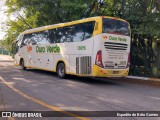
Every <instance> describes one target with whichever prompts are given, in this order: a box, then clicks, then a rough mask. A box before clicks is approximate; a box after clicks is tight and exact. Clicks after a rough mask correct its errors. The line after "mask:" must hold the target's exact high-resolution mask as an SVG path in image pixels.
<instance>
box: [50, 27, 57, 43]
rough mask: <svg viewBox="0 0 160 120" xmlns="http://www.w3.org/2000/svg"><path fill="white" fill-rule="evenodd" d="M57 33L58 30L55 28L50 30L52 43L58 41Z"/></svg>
mask: <svg viewBox="0 0 160 120" xmlns="http://www.w3.org/2000/svg"><path fill="white" fill-rule="evenodd" d="M55 34H56V30H55V29H51V30H49V39H50V43H55V42H56V38H55V37H56V36H55Z"/></svg>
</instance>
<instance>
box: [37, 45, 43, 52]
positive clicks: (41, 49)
mask: <svg viewBox="0 0 160 120" xmlns="http://www.w3.org/2000/svg"><path fill="white" fill-rule="evenodd" d="M36 52H38V53H44V52H45V47H39V46H37V47H36Z"/></svg>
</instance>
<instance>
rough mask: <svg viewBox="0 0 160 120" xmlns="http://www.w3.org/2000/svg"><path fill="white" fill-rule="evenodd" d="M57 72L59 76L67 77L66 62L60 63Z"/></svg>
mask: <svg viewBox="0 0 160 120" xmlns="http://www.w3.org/2000/svg"><path fill="white" fill-rule="evenodd" d="M56 72H57V75H58V77H59V78H62V79H64V78H65V77H66V70H65V64H64V63H63V62H61V63H59V64H58V66H57V70H56Z"/></svg>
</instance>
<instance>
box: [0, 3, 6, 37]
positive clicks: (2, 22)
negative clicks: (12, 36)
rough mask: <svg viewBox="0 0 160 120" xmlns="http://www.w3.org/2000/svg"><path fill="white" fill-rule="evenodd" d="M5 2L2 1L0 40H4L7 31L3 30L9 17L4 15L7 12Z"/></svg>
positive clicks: (0, 9)
mask: <svg viewBox="0 0 160 120" xmlns="http://www.w3.org/2000/svg"><path fill="white" fill-rule="evenodd" d="M4 2H5V0H0V40H1V39H3V38H4V35H5V32H4V31H5V30H3V29H2V28H4V22H5V21H6V20H7V16H6V15H5V13H4V11H5V10H6V6H4ZM4 29H5V28H4Z"/></svg>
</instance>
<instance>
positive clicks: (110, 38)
mask: <svg viewBox="0 0 160 120" xmlns="http://www.w3.org/2000/svg"><path fill="white" fill-rule="evenodd" d="M109 40H115V41H117V37H112V36H109Z"/></svg>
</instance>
